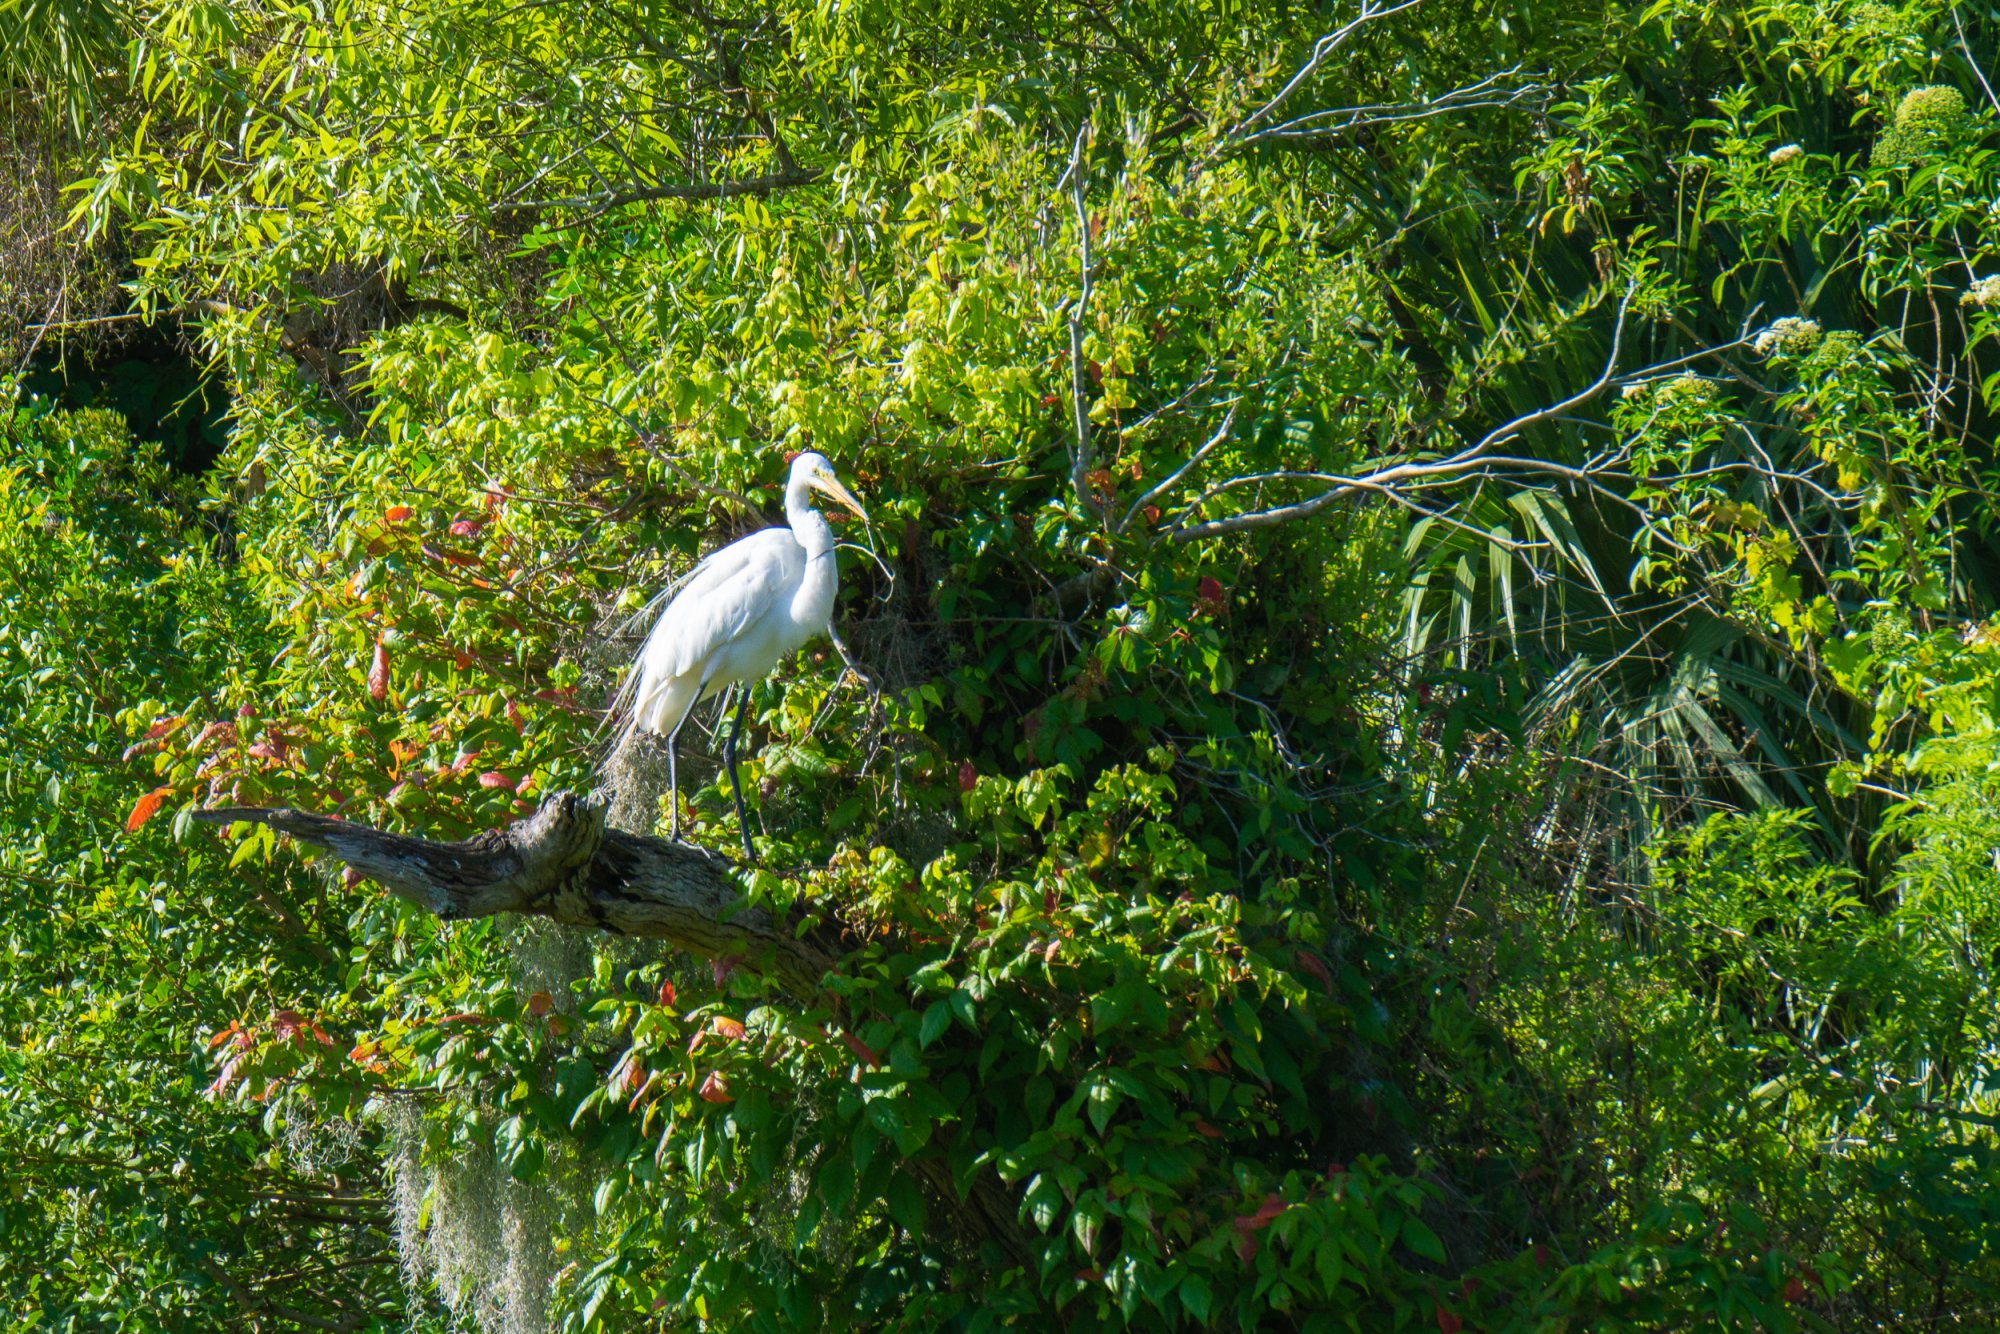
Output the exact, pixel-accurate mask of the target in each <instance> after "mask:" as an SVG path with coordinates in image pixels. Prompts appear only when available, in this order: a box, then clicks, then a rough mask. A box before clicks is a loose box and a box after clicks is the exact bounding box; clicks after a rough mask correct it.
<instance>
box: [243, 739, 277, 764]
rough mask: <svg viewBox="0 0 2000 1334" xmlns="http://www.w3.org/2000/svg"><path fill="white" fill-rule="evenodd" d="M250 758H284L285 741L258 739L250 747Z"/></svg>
mask: <svg viewBox="0 0 2000 1334" xmlns="http://www.w3.org/2000/svg"><path fill="white" fill-rule="evenodd" d="M250 758H252V759H254V760H279V761H282V760H283V759H284V758H285V743H284V742H282V741H259V742H258V743H257V744H256V745H254V746H252V747H250Z"/></svg>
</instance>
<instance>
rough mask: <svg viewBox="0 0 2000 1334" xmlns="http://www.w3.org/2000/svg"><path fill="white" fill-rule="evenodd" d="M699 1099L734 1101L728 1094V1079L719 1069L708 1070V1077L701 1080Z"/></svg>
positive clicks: (706, 1100) (705, 1100)
mask: <svg viewBox="0 0 2000 1334" xmlns="http://www.w3.org/2000/svg"><path fill="white" fill-rule="evenodd" d="M701 1100H702V1101H703V1102H734V1101H736V1099H735V1098H733V1097H731V1096H730V1093H729V1081H728V1080H726V1079H724V1078H723V1077H722V1072H721V1071H720V1070H711V1071H709V1072H708V1078H707V1079H704V1080H702V1081H701Z"/></svg>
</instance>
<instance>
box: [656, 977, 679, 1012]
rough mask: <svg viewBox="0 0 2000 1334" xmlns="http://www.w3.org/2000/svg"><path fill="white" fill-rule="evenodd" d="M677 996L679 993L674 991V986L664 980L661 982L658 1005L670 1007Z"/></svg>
mask: <svg viewBox="0 0 2000 1334" xmlns="http://www.w3.org/2000/svg"><path fill="white" fill-rule="evenodd" d="M678 995H679V993H678V992H676V991H675V990H674V984H673V983H672V982H670V981H667V980H665V979H662V980H661V982H660V1004H662V1005H668V1006H670V1005H672V1004H673V1003H674V1000H675V998H676V997H677V996H678Z"/></svg>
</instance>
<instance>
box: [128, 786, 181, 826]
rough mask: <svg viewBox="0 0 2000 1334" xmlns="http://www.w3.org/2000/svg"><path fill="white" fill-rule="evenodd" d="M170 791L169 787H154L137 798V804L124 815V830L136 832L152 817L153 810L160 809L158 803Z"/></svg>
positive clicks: (164, 798) (165, 797)
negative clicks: (129, 812)
mask: <svg viewBox="0 0 2000 1334" xmlns="http://www.w3.org/2000/svg"><path fill="white" fill-rule="evenodd" d="M172 791H173V789H172V788H170V787H156V788H154V789H153V790H152V791H151V792H148V793H147V794H146V795H145V796H143V797H141V798H139V802H138V804H137V805H136V806H134V807H133V808H132V813H131V814H130V815H128V816H126V817H125V832H126V833H128V834H134V833H137V832H138V830H139V826H140V825H142V824H144V823H146V821H148V820H150V819H152V818H153V812H154V811H157V810H159V809H160V803H161V802H163V801H165V800H166V799H167V794H168V793H170V792H172Z"/></svg>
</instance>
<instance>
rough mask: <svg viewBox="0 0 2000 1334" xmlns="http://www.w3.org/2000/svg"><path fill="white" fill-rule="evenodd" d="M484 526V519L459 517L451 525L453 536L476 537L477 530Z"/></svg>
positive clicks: (477, 534)
mask: <svg viewBox="0 0 2000 1334" xmlns="http://www.w3.org/2000/svg"><path fill="white" fill-rule="evenodd" d="M485 526H486V520H484V519H460V520H459V521H458V522H457V523H455V524H453V525H452V526H451V535H452V536H453V537H477V536H479V530H480V529H481V528H484V527H485Z"/></svg>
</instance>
